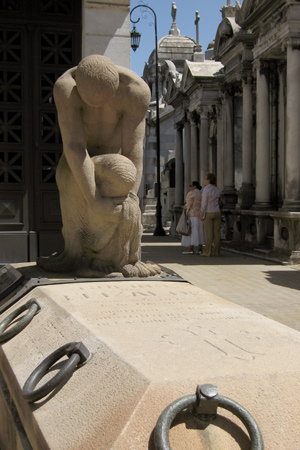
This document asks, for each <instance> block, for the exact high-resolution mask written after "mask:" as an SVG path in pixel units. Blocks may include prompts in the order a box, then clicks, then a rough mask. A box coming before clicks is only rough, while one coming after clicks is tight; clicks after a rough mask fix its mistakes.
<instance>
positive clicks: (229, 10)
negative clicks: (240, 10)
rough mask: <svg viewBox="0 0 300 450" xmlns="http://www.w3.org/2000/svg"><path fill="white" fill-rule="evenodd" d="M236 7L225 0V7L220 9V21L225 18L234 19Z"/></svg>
mask: <svg viewBox="0 0 300 450" xmlns="http://www.w3.org/2000/svg"><path fill="white" fill-rule="evenodd" d="M235 10H236V7H235V6H233V5H232V4H231V1H230V0H227V6H223V8H222V9H221V13H222V19H224V18H225V17H234V16H235Z"/></svg>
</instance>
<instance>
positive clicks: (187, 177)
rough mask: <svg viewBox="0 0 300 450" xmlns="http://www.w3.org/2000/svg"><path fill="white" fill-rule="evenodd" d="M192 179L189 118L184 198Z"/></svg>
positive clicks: (185, 128)
mask: <svg viewBox="0 0 300 450" xmlns="http://www.w3.org/2000/svg"><path fill="white" fill-rule="evenodd" d="M191 181H192V180H191V125H190V122H189V120H187V121H186V122H185V124H184V198H185V196H186V195H187V193H188V192H189V186H190V182H191Z"/></svg>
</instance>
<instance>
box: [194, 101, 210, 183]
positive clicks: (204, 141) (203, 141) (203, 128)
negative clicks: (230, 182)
mask: <svg viewBox="0 0 300 450" xmlns="http://www.w3.org/2000/svg"><path fill="white" fill-rule="evenodd" d="M197 112H198V113H199V115H200V139H199V142H200V158H199V163H200V167H199V183H200V184H201V185H203V183H204V178H205V174H206V173H207V172H208V109H207V107H206V106H202V107H201V108H198V110H197Z"/></svg>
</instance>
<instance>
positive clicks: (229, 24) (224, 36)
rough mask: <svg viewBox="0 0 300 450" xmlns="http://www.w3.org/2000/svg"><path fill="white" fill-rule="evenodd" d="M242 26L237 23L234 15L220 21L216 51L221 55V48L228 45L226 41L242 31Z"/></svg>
mask: <svg viewBox="0 0 300 450" xmlns="http://www.w3.org/2000/svg"><path fill="white" fill-rule="evenodd" d="M240 29H241V28H240V26H239V25H237V23H236V21H235V19H234V18H233V17H225V18H224V19H223V20H222V22H221V23H220V25H219V27H218V30H217V34H216V39H215V47H214V53H215V55H219V53H220V50H221V48H223V47H225V46H226V42H228V41H231V39H232V37H233V36H234V35H235V34H236V33H238V32H239V31H240Z"/></svg>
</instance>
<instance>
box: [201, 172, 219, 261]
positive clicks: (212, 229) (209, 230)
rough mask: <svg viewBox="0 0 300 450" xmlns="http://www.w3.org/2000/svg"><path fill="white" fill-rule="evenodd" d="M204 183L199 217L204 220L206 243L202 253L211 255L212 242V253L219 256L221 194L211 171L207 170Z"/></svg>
mask: <svg viewBox="0 0 300 450" xmlns="http://www.w3.org/2000/svg"><path fill="white" fill-rule="evenodd" d="M204 184H205V188H204V189H203V194H202V203H201V213H200V219H201V220H202V221H203V222H204V229H205V238H206V244H205V250H204V252H203V254H202V255H203V256H211V250H212V244H214V249H215V253H214V255H215V256H219V255H220V225H221V211H220V207H219V200H220V195H221V194H220V191H219V189H218V188H217V186H216V177H215V175H214V174H213V173H210V172H209V173H207V174H206V175H205V179H204Z"/></svg>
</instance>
